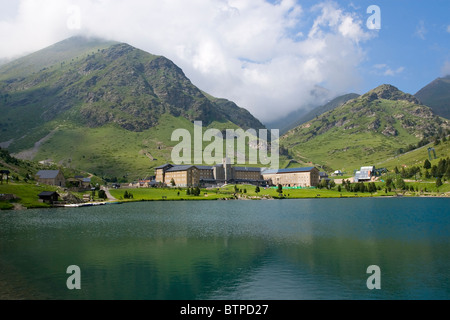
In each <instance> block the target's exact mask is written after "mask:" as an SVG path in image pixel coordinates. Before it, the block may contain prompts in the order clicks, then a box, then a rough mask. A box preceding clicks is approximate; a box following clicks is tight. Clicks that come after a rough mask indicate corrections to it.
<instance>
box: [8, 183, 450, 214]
mask: <svg viewBox="0 0 450 320" xmlns="http://www.w3.org/2000/svg"><path fill="white" fill-rule="evenodd" d="M412 184H413V185H414V183H412ZM416 184H420V182H417V183H416ZM380 186H381V184H380ZM424 186H426V188H424V189H427V192H411V191H408V192H403V191H392V192H387V193H386V192H385V190H384V188H383V189H382V190H378V191H377V192H374V193H372V194H371V193H369V192H364V193H362V192H356V193H355V192H347V191H346V190H345V189H342V190H341V191H338V190H328V189H293V190H283V194H282V195H280V194H278V193H277V191H276V190H275V189H273V188H268V189H263V188H261V191H260V192H259V193H256V192H255V187H254V186H249V185H238V186H237V187H238V192H235V189H234V185H229V186H226V187H222V188H215V189H201V192H200V195H199V196H194V195H187V194H186V189H180V188H163V189H153V188H126V189H111V190H110V193H111V195H112V196H113V197H115V198H116V199H117V200H114V201H109V202H119V203H130V202H142V201H228V200H280V199H283V200H289V199H349V198H386V197H399V196H401V197H409V198H411V197H433V198H438V197H439V198H442V197H447V198H448V197H450V184H448V183H446V184H444V185H443V186H442V187H441V188H439V192H437V190H436V189H435V188H433V186H432V184H431V183H427V184H425V185H424ZM42 191H56V192H59V193H63V192H64V191H63V190H62V189H61V188H57V187H52V186H43V185H40V186H38V185H35V184H14V183H10V184H3V185H0V194H14V195H16V196H17V197H19V199H18V200H15V201H0V209H1V210H20V209H38V208H52V207H53V206H51V205H48V204H44V203H41V202H39V200H38V197H37V195H38V194H39V193H40V192H42ZM125 191H126V192H127V193H131V194H132V196H133V198H131V199H124V194H125ZM78 196H79V195H78ZM97 200H98V199H97ZM94 202H95V201H94Z"/></svg>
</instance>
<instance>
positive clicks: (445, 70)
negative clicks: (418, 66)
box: [441, 61, 450, 77]
mask: <svg viewBox="0 0 450 320" xmlns="http://www.w3.org/2000/svg"><path fill="white" fill-rule="evenodd" d="M441 75H442V76H443V77H445V76H449V75H450V61H445V63H444V66H443V67H442V69H441Z"/></svg>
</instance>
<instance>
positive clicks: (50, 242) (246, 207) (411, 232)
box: [0, 198, 450, 300]
mask: <svg viewBox="0 0 450 320" xmlns="http://www.w3.org/2000/svg"><path fill="white" fill-rule="evenodd" d="M449 208H450V199H445V198H434V199H433V198H385V199H380V198H367V199H302V200H275V201H177V202H166V201H161V202H138V203H130V204H122V205H107V206H98V207H85V208H72V209H40V210H25V211H15V212H12V211H11V212H1V213H0V271H1V274H2V275H1V277H0V285H1V283H2V282H1V281H3V283H6V284H7V285H6V286H5V288H3V290H4V291H5V290H6V291H7V290H10V291H11V292H13V293H14V295H16V296H17V295H19V296H20V297H21V298H24V299H92V300H93V299H108V300H109V299H127V300H128V299H147V300H196V299H198V300H218V299H220V300H303V299H317V300H323V299H326V300H329V299H445V300H447V299H449V298H450V283H449V281H450V280H449V279H450V210H449ZM71 265H77V266H79V267H80V270H81V290H68V288H67V286H66V280H67V278H68V277H69V276H70V274H67V273H66V270H67V267H68V266H71ZM371 265H376V266H378V267H379V268H380V271H381V273H380V283H381V289H380V290H377V289H374V290H369V289H368V287H367V284H366V281H367V279H368V278H369V277H370V276H371V274H368V273H367V268H368V267H369V266H371ZM2 279H3V280H2ZM1 290H2V289H1V288H0V291H1ZM3 294H5V293H3ZM6 294H8V293H6Z"/></svg>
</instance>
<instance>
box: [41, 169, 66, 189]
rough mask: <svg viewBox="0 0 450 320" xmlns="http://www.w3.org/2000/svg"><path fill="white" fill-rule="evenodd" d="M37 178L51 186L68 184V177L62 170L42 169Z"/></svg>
mask: <svg viewBox="0 0 450 320" xmlns="http://www.w3.org/2000/svg"><path fill="white" fill-rule="evenodd" d="M36 180H37V181H38V182H39V183H42V184H47V185H50V186H58V187H65V186H66V179H65V178H64V175H63V174H62V172H61V171H60V170H41V171H39V172H38V173H36Z"/></svg>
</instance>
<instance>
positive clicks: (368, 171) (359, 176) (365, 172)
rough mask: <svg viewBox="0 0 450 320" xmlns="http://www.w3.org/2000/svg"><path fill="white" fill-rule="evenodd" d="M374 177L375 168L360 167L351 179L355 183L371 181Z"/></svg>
mask: <svg viewBox="0 0 450 320" xmlns="http://www.w3.org/2000/svg"><path fill="white" fill-rule="evenodd" d="M374 175H375V167H374V166H368V167H361V169H360V170H359V171H355V178H354V179H353V180H354V182H355V183H357V182H367V181H371V180H372V177H373V176H374Z"/></svg>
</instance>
